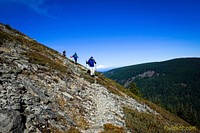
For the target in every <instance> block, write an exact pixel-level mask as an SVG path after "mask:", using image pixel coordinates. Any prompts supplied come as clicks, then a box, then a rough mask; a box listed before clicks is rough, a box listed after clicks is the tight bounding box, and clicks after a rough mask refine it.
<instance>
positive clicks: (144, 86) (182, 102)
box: [105, 58, 200, 127]
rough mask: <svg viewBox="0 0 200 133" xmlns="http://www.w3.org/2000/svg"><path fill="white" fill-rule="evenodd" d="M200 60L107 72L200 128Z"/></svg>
mask: <svg viewBox="0 0 200 133" xmlns="http://www.w3.org/2000/svg"><path fill="white" fill-rule="evenodd" d="M199 68H200V58H182V59H174V60H169V61H164V62H155V63H146V64H140V65H134V66H128V67H123V68H119V69H113V70H110V71H108V72H107V73H105V75H106V76H107V77H110V78H112V79H114V80H115V81H117V82H119V83H120V84H122V85H123V86H125V87H128V86H130V85H131V84H132V83H136V85H137V86H138V87H139V88H140V91H141V93H142V94H143V95H144V97H145V98H146V99H148V100H150V101H153V102H154V103H157V104H159V105H161V106H163V107H164V108H166V109H168V110H169V111H171V112H173V113H175V114H176V115H178V116H180V117H181V118H183V119H185V120H187V121H188V122H190V123H191V124H193V125H196V126H198V127H200V123H199V121H200V105H199V103H200V88H199V86H200V69H199Z"/></svg>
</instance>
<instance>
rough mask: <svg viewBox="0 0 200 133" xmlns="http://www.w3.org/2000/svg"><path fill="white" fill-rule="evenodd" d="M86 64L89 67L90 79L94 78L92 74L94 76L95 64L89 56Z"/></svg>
mask: <svg viewBox="0 0 200 133" xmlns="http://www.w3.org/2000/svg"><path fill="white" fill-rule="evenodd" d="M86 64H88V65H89V67H90V75H91V76H92V77H94V74H95V67H94V66H95V64H96V61H95V60H94V58H93V57H92V56H91V57H90V59H89V60H88V61H87V62H86Z"/></svg>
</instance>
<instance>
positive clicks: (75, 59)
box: [71, 52, 79, 63]
mask: <svg viewBox="0 0 200 133" xmlns="http://www.w3.org/2000/svg"><path fill="white" fill-rule="evenodd" d="M71 58H74V61H75V63H77V59H78V58H79V57H78V55H77V53H76V52H75V53H74V55H72V56H71Z"/></svg>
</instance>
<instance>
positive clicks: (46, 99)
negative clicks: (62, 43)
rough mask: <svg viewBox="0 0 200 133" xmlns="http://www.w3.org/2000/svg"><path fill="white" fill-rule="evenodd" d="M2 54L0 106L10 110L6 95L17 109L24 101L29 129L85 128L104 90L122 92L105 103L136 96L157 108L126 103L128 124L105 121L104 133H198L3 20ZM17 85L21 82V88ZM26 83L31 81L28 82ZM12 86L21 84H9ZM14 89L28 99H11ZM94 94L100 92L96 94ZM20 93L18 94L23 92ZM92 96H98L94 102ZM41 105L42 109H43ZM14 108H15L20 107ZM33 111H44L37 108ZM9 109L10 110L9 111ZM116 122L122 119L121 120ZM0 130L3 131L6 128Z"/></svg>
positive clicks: (75, 130)
mask: <svg viewBox="0 0 200 133" xmlns="http://www.w3.org/2000/svg"><path fill="white" fill-rule="evenodd" d="M11 51H12V52H11ZM0 55H1V56H0V66H1V72H0V75H1V78H0V83H1V84H0V89H2V88H3V87H4V86H6V88H4V89H2V90H3V91H1V92H2V93H3V94H4V95H2V94H1V95H0V104H1V107H2V109H5V108H4V104H2V101H6V100H7V99H8V100H9V101H14V102H13V103H11V104H9V102H6V103H5V105H6V104H8V105H6V106H7V107H9V108H10V107H12V104H16V103H17V105H18V101H23V102H22V103H20V106H19V109H21V110H20V111H21V112H20V114H23V116H25V118H24V117H23V118H24V121H23V125H24V128H25V129H24V130H27V131H30V130H31V131H32V132H34V131H38V132H44V133H45V132H56V133H57V132H58V133H63V132H64V131H65V132H66V130H67V132H68V133H72V132H73V133H79V132H80V130H83V131H85V130H87V129H88V128H89V124H91V123H89V122H90V120H91V119H89V118H90V117H89V118H88V117H85V116H87V115H90V114H91V112H93V111H94V112H97V111H96V110H92V111H91V110H90V109H93V105H94V108H97V107H101V106H97V104H96V103H98V102H96V101H98V100H99V98H98V99H97V98H96V96H98V95H97V94H102V95H103V96H105V98H106V97H108V96H110V95H111V96H115V95H117V96H116V97H117V98H118V99H116V100H117V101H113V100H110V101H108V100H107V101H105V103H106V104H107V103H109V102H115V103H117V104H119V101H121V100H123V99H126V98H129V97H131V98H130V99H132V98H133V99H135V100H136V101H137V102H138V103H140V104H141V105H140V106H145V108H148V107H149V108H151V109H152V110H154V111H155V112H156V113H151V112H143V111H141V112H140V111H138V109H139V108H140V107H139V106H138V107H137V108H136V109H134V108H130V107H129V106H128V104H127V103H129V102H130V103H131V104H132V103H133V102H131V101H128V102H124V103H123V105H124V106H123V110H122V112H123V114H124V115H123V117H122V118H120V119H122V120H123V121H125V125H124V126H123V127H118V126H116V125H114V124H112V123H106V124H104V125H103V126H104V127H103V128H104V131H103V132H106V133H109V132H110V133H113V132H116V133H117V132H118V133H124V132H126V131H130V132H162V133H164V132H166V133H168V132H177V131H179V132H182V131H191V132H199V130H198V129H196V127H193V126H191V125H190V124H188V123H187V122H185V121H184V120H182V119H180V118H178V117H176V116H174V115H173V114H171V113H170V112H168V111H166V110H165V109H163V108H161V107H159V106H157V105H155V104H153V103H151V102H149V101H147V100H144V99H142V98H141V97H138V96H136V95H134V94H133V93H132V92H131V91H130V90H127V89H125V88H124V87H123V86H121V85H120V84H118V83H116V82H114V81H113V80H111V79H109V78H106V77H105V76H104V75H102V74H100V73H96V76H97V78H96V84H94V78H92V77H91V76H90V75H89V74H88V73H87V69H86V68H85V67H83V66H82V65H80V64H77V65H76V66H74V63H73V62H71V61H70V60H69V59H67V58H66V57H64V56H62V55H61V54H60V53H58V52H57V51H55V50H53V49H50V48H48V47H47V46H45V45H42V44H39V43H38V42H36V41H34V40H32V39H30V38H29V37H28V36H25V35H24V34H22V33H20V32H18V31H16V30H14V29H12V28H11V27H10V26H8V25H7V26H4V25H2V24H0ZM16 60H17V61H18V62H19V64H18V65H16V64H14V63H18V62H16ZM13 61H14V63H13ZM18 66H19V68H18ZM7 68H10V69H7ZM14 74H16V78H13V75H14ZM11 77H12V78H11ZM3 78H4V79H3ZM16 79H17V81H16ZM5 81H6V82H5ZM7 81H8V82H7ZM13 81H15V82H13ZM7 83H10V84H9V87H7ZM14 83H15V84H14ZM18 83H22V84H20V87H19V88H18V86H17V85H18ZM23 83H26V84H25V85H23ZM12 85H16V86H17V87H16V86H14V87H10V86H12ZM22 85H23V86H22ZM98 86H104V87H105V88H106V90H107V91H108V92H109V93H105V92H104V91H103V92H104V93H103V92H102V93H100V91H99V90H102V88H103V87H101V88H100V89H99V90H98V88H97V87H98ZM131 89H132V90H135V89H137V88H135V86H134V85H132V88H131ZM15 90H16V91H17V90H19V91H20V92H19V93H20V97H19V98H21V97H22V98H23V97H25V98H24V99H23V100H18V99H17V100H16V103H15V99H13V100H12V99H11V100H10V99H9V98H13V97H14V94H15V93H14V92H13V91H15ZM94 90H97V91H94ZM86 91H88V93H86ZM107 91H106V92H107ZM5 92H6V93H5ZM8 92H9V93H8ZM10 92H13V93H11V95H12V96H10ZM91 92H95V94H93V93H91ZM7 95H8V96H7ZM16 95H17V96H18V93H16ZM100 96H101V95H100ZM93 97H95V98H94V100H93V99H92V98H93ZM29 98H30V99H29ZM87 98H91V99H87ZM5 99H6V100H5ZM31 101H32V102H31ZM30 102H31V103H30ZM87 102H88V104H87ZM93 102H94V103H95V104H93ZM126 104H127V105H126ZM22 105H23V108H22ZM25 105H26V106H25ZM38 106H39V107H41V109H40V110H41V113H40V112H39V111H40V110H39V109H38V108H39V107H38ZM13 107H14V109H15V107H16V106H13ZM17 107H18V106H17ZM85 108H86V109H88V110H86V109H85ZM34 109H35V110H39V111H34ZM10 111H11V110H8V112H10ZM109 112H112V111H109ZM0 113H1V116H4V115H2V114H3V113H2V112H1V109H0ZM100 113H101V112H100ZM105 115H106V113H105ZM33 116H34V117H33ZM83 118H84V119H83ZM86 118H87V119H86ZM92 118H93V119H102V118H99V115H96V116H95V115H93V116H92ZM2 119H3V120H2ZM104 120H105V119H104ZM111 120H113V121H117V119H111ZM2 121H4V117H2V118H1V119H0V127H1V124H2V127H4V125H5V124H3V122H2ZM100 126H101V125H100ZM30 127H31V128H30ZM0 129H1V131H2V128H0ZM32 129H34V130H32ZM92 129H93V127H92ZM1 131H0V132H1Z"/></svg>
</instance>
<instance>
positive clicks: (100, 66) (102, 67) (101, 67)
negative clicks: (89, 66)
mask: <svg viewBox="0 0 200 133" xmlns="http://www.w3.org/2000/svg"><path fill="white" fill-rule="evenodd" d="M96 68H97V69H105V68H106V66H104V65H97V67H96Z"/></svg>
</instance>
